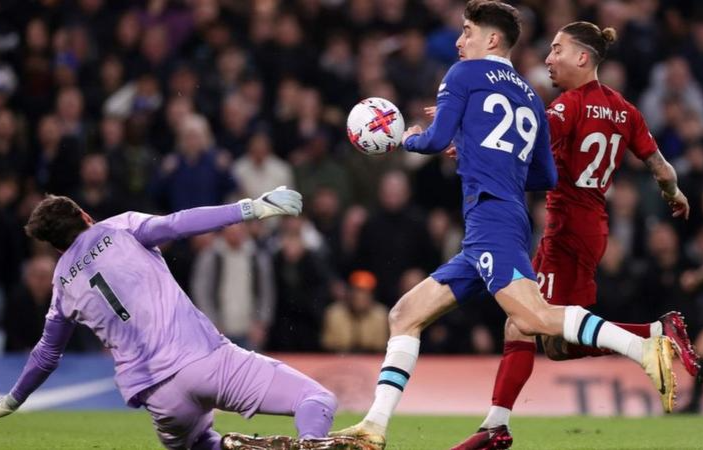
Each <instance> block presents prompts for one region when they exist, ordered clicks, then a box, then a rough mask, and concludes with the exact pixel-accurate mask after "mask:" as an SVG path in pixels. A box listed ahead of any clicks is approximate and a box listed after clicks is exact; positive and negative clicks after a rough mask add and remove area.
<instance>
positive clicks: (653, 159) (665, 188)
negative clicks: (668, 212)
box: [644, 150, 690, 219]
mask: <svg viewBox="0 0 703 450" xmlns="http://www.w3.org/2000/svg"><path fill="white" fill-rule="evenodd" d="M644 162H645V164H647V167H649V170H650V171H651V172H652V175H654V179H655V180H657V183H658V184H659V188H660V189H661V190H662V197H663V198H664V200H666V202H667V203H668V204H669V207H670V208H671V209H672V210H673V211H674V212H673V214H672V215H673V216H674V217H683V218H684V219H688V214H689V212H690V206H689V205H688V199H687V198H686V196H685V195H684V194H683V192H681V190H680V189H679V187H678V184H677V181H678V180H677V177H676V171H675V170H674V168H673V167H672V165H671V164H669V162H668V161H667V160H666V159H665V158H664V156H663V155H662V154H661V152H660V151H659V150H657V151H656V152H654V154H652V156H650V157H649V158H647V159H646V160H645V161H644Z"/></svg>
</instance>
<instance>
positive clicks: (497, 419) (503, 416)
mask: <svg viewBox="0 0 703 450" xmlns="http://www.w3.org/2000/svg"><path fill="white" fill-rule="evenodd" d="M510 412H511V411H510V410H509V409H508V408H503V407H502V406H495V405H493V406H491V409H489V410H488V415H487V416H486V419H485V420H484V421H483V423H482V424H481V428H486V429H488V428H495V427H497V426H500V425H508V422H510Z"/></svg>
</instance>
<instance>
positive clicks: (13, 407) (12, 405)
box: [0, 394, 20, 417]
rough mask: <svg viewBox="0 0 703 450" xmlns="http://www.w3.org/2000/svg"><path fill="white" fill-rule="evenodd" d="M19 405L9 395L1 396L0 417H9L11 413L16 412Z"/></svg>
mask: <svg viewBox="0 0 703 450" xmlns="http://www.w3.org/2000/svg"><path fill="white" fill-rule="evenodd" d="M19 407H20V404H19V403H18V402H17V400H15V398H14V397H13V396H12V395H10V394H7V395H3V396H2V397H0V417H5V416H9V415H10V414H12V413H13V412H15V411H17V408H19Z"/></svg>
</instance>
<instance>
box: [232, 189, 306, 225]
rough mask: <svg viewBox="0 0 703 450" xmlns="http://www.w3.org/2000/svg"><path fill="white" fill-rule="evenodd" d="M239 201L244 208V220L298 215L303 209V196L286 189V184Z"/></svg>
mask: <svg viewBox="0 0 703 450" xmlns="http://www.w3.org/2000/svg"><path fill="white" fill-rule="evenodd" d="M237 203H238V204H239V206H240V208H241V209H242V218H244V220H253V219H265V218H267V217H271V216H281V215H289V216H297V215H300V212H301V211H302V210H303V196H302V195H300V193H298V192H296V191H294V190H292V189H286V187H285V186H279V187H277V188H276V189H274V190H273V191H269V192H266V193H264V194H263V195H262V196H261V197H259V198H257V199H256V200H252V199H249V198H245V199H244V200H240V201H239V202H237Z"/></svg>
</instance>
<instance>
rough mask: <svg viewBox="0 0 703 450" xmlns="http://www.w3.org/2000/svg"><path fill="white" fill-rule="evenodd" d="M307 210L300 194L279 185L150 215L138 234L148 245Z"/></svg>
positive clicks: (136, 235) (137, 236)
mask: <svg viewBox="0 0 703 450" xmlns="http://www.w3.org/2000/svg"><path fill="white" fill-rule="evenodd" d="M302 210H303V197H302V196H301V195H300V193H298V192H296V191H294V190H291V189H286V187H285V186H279V187H278V188H276V189H275V190H273V191H269V192H266V193H265V194H263V195H262V196H261V197H259V198H257V199H256V200H251V199H244V200H240V201H238V202H237V203H232V204H227V205H222V206H206V207H201V208H192V209H185V210H183V211H178V212H175V213H173V214H169V215H166V216H148V217H147V218H146V219H145V220H144V221H143V222H141V224H140V225H139V227H137V229H136V230H134V237H135V238H136V239H137V240H138V241H139V242H140V243H141V244H142V245H143V246H145V247H153V246H155V245H159V244H162V243H164V242H168V241H173V240H176V239H181V238H185V237H189V236H193V235H196V234H202V233H208V232H210V231H215V230H219V229H221V228H223V227H226V226H229V225H234V224H236V223H240V222H242V221H246V220H253V219H265V218H267V217H272V216H279V215H291V216H297V215H299V214H300V213H301V211H302Z"/></svg>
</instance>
